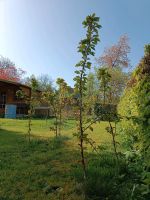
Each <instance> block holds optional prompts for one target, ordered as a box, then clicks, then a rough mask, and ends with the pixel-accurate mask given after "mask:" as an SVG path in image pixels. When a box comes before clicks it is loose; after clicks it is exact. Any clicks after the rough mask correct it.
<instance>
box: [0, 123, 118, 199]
mask: <svg viewBox="0 0 150 200" xmlns="http://www.w3.org/2000/svg"><path fill="white" fill-rule="evenodd" d="M27 124H28V121H27V120H16V119H15V120H8V119H7V120H6V119H0V174H1V175H0V200H23V199H25V200H41V199H42V200H48V199H51V200H59V199H61V200H63V199H65V200H87V199H94V198H95V199H96V197H94V194H93V193H94V191H95V192H96V191H98V190H99V189H100V188H99V187H98V186H97V189H96V190H94V189H92V188H94V183H95V188H96V185H97V184H99V183H100V181H102V180H100V179H99V180H98V177H101V178H102V177H103V185H104V187H103V186H101V187H102V188H103V191H99V192H98V195H99V197H98V199H104V198H105V197H107V195H104V194H103V193H105V192H106V191H107V189H108V188H110V186H109V184H106V182H105V181H104V179H105V177H104V175H102V174H101V176H98V174H97V173H98V171H99V170H101V171H102V168H107V164H106V165H104V166H103V165H102V166H100V165H99V166H100V168H99V167H98V168H97V165H96V164H94V165H93V164H90V163H93V162H95V161H94V160H95V159H97V158H98V157H97V156H95V154H93V152H92V149H91V148H89V146H87V147H88V148H87V151H86V157H87V162H88V163H89V168H88V170H89V174H90V173H92V174H91V176H90V177H89V180H90V181H89V182H88V184H89V186H87V185H86V186H85V185H84V184H82V171H81V167H80V152H79V148H78V141H77V139H76V138H74V137H73V136H72V135H73V133H74V132H75V131H76V128H75V121H73V120H68V121H67V122H66V123H65V125H64V128H63V131H62V136H61V137H59V138H55V137H54V133H53V132H51V131H49V127H50V126H51V124H52V119H50V120H48V121H45V120H33V121H32V140H31V144H30V145H29V143H28V137H27V129H28V127H27ZM106 126H107V123H106V122H101V124H96V125H94V131H93V132H89V134H90V136H91V137H92V139H93V140H95V141H96V144H97V145H105V147H107V148H108V149H107V151H110V152H111V149H112V146H111V136H110V135H109V134H108V133H107V132H106V130H105V127H106ZM110 157H111V159H112V156H110ZM114 160H115V158H114ZM108 162H109V161H108ZM95 166H96V168H95ZM109 166H110V168H111V169H112V168H114V169H113V170H112V172H111V173H110V174H109V173H108V175H107V176H106V177H107V180H108V181H109V179H112V177H114V178H115V176H113V175H114V174H115V172H116V173H118V172H117V171H118V169H117V168H116V169H115V162H114V161H112V164H109ZM101 167H102V168H101ZM90 169H92V171H91V170H90ZM95 170H97V171H95ZM108 171H109V170H108ZM99 173H100V172H99ZM94 176H95V177H94ZM91 177H93V180H91ZM96 177H97V178H96ZM112 180H113V179H112ZM96 182H97V183H96ZM80 183H81V185H80ZM105 184H106V185H107V186H105ZM82 187H84V190H85V191H86V190H87V188H89V187H90V188H91V190H90V191H87V192H86V194H87V195H88V196H85V193H84V192H83V188H82ZM104 188H105V189H104ZM115 191H116V190H115ZM110 193H111V192H110ZM100 194H103V195H102V196H101V197H100ZM111 194H112V193H111ZM95 196H96V193H95Z"/></svg>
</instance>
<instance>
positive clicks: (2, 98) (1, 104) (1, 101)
mask: <svg viewBox="0 0 150 200" xmlns="http://www.w3.org/2000/svg"><path fill="white" fill-rule="evenodd" d="M5 104H6V92H0V108H5Z"/></svg>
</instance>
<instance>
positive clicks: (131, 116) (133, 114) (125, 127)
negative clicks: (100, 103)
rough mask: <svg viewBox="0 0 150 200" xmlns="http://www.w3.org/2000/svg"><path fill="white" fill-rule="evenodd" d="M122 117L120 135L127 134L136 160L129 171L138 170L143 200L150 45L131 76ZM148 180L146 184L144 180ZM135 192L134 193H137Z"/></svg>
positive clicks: (149, 150)
mask: <svg viewBox="0 0 150 200" xmlns="http://www.w3.org/2000/svg"><path fill="white" fill-rule="evenodd" d="M118 111H119V113H120V115H121V116H122V121H121V123H120V132H121V133H122V135H124V138H125V140H124V143H125V144H126V149H127V150H128V151H129V152H130V153H129V155H131V157H132V156H133V155H134V156H133V158H132V159H131V160H130V162H129V168H133V171H137V170H139V166H140V170H139V171H138V177H137V178H136V181H135V185H136V190H137V191H138V190H142V191H141V193H142V194H143V198H145V199H146V198H147V197H148V195H150V188H149V185H150V177H149V168H150V163H149V161H148V160H149V155H150V148H149V147H150V145H149V141H150V134H149V133H150V121H149V119H150V53H149V45H147V46H146V48H145V56H144V58H143V59H142V60H141V61H140V64H139V66H138V67H137V68H136V69H135V71H134V72H133V74H132V77H131V80H130V81H129V83H128V87H127V88H126V90H125V93H124V95H123V97H122V99H121V102H120V104H119V106H118ZM145 180H146V181H145ZM136 190H135V192H136Z"/></svg>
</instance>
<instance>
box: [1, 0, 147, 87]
mask: <svg viewBox="0 0 150 200" xmlns="http://www.w3.org/2000/svg"><path fill="white" fill-rule="evenodd" d="M149 8H150V0H0V55H3V56H4V57H9V58H10V59H11V60H12V61H14V62H15V63H16V65H17V66H19V67H21V68H23V69H24V70H25V71H27V75H31V74H35V75H40V74H46V73H47V74H49V75H50V76H51V77H52V79H54V80H55V79H56V78H57V77H63V78H64V79H65V80H66V81H67V82H68V83H69V84H70V85H73V81H72V79H73V77H74V70H75V67H74V66H75V64H76V63H77V62H78V60H79V59H80V55H79V54H78V53H77V46H78V42H79V41H80V39H81V38H83V37H84V33H85V32H84V30H83V28H82V21H83V20H84V18H85V17H86V16H87V15H88V14H91V13H93V12H95V13H96V15H97V16H99V17H100V23H101V25H102V29H101V30H100V38H101V42H100V43H99V44H98V46H97V48H96V57H98V56H99V55H101V54H102V52H103V50H104V48H105V47H107V46H111V45H112V44H113V43H116V42H117V41H118V39H119V37H120V36H121V35H123V34H127V35H128V36H129V39H130V46H131V53H130V55H129V57H130V60H131V64H132V66H135V65H137V63H138V62H139V60H140V58H141V57H142V56H143V47H144V45H145V44H146V43H150V23H149V20H150V12H149ZM93 63H94V59H93ZM93 66H94V64H93Z"/></svg>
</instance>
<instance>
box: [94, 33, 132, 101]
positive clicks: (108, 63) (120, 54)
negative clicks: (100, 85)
mask: <svg viewBox="0 0 150 200" xmlns="http://www.w3.org/2000/svg"><path fill="white" fill-rule="evenodd" d="M129 52H130V46H129V44H128V37H127V36H126V35H123V36H121V37H120V39H119V41H118V43H117V44H115V45H113V46H111V47H109V48H107V49H105V50H104V53H103V55H102V56H100V57H99V58H98V59H96V60H97V63H98V65H99V66H100V68H103V69H104V68H107V72H108V73H109V74H110V76H111V79H110V82H109V90H107V92H106V95H105V97H106V98H107V102H109V103H113V104H117V103H118V102H119V99H120V96H121V95H122V93H123V90H124V88H125V86H126V83H127V81H128V79H129V77H130V73H129V72H126V71H124V70H123V69H124V68H129V66H130V62H129V58H128V53H129ZM105 71H106V70H105ZM105 100H106V99H105Z"/></svg>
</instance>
